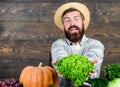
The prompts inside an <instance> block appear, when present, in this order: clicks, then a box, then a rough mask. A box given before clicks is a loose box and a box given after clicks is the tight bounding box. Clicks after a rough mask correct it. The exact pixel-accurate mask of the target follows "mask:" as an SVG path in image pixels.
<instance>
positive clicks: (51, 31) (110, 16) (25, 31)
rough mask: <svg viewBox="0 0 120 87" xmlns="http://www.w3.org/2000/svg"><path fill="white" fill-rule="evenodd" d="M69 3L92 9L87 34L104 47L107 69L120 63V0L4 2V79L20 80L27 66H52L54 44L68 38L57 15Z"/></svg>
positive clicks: (0, 51)
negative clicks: (61, 7)
mask: <svg viewBox="0 0 120 87" xmlns="http://www.w3.org/2000/svg"><path fill="white" fill-rule="evenodd" d="M69 1H78V2H82V3H84V4H86V5H87V6H88V7H89V9H90V12H91V23H90V26H89V29H88V30H87V32H86V34H87V36H89V37H91V38H95V39H98V40H100V41H101V42H102V43H103V44H104V46H105V57H104V62H103V66H105V65H107V64H110V63H120V29H119V26H120V10H119V9H120V0H0V79H6V78H12V77H15V78H19V75H20V72H21V70H22V69H23V68H24V67H25V66H27V65H34V66H37V65H38V64H39V63H40V62H43V65H49V58H50V56H49V53H50V47H51V44H52V42H54V41H55V40H56V39H58V38H61V37H63V36H64V33H63V32H62V31H61V30H59V29H58V28H57V27H56V26H55V24H54V21H53V17H54V12H55V10H56V9H57V8H58V7H59V6H60V5H62V4H63V3H66V2H69ZM101 72H102V73H101V77H103V76H104V72H103V69H102V71H101Z"/></svg>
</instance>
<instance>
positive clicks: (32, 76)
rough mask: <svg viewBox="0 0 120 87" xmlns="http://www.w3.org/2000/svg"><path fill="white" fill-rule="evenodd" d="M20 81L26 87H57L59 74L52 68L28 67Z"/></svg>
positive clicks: (21, 75)
mask: <svg viewBox="0 0 120 87" xmlns="http://www.w3.org/2000/svg"><path fill="white" fill-rule="evenodd" d="M20 81H21V82H22V83H23V86H24V87H57V86H58V75H57V72H56V71H55V70H54V69H53V68H52V67H50V66H44V67H42V66H41V63H40V65H39V66H38V67H35V66H26V67H25V68H24V69H23V70H22V72H21V74H20Z"/></svg>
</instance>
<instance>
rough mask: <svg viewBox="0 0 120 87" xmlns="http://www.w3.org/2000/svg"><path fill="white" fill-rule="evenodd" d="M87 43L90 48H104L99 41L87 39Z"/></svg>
mask: <svg viewBox="0 0 120 87" xmlns="http://www.w3.org/2000/svg"><path fill="white" fill-rule="evenodd" d="M87 42H88V43H90V44H91V45H92V46H97V47H102V48H104V45H103V43H102V42H101V41H99V40H97V39H93V38H88V40H87Z"/></svg>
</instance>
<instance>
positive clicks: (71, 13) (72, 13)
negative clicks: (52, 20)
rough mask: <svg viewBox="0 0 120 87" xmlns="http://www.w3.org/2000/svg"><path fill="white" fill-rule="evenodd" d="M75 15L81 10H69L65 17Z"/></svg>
mask: <svg viewBox="0 0 120 87" xmlns="http://www.w3.org/2000/svg"><path fill="white" fill-rule="evenodd" d="M74 15H78V16H79V15H80V12H78V11H73V12H68V13H66V14H65V15H64V16H63V17H66V16H74Z"/></svg>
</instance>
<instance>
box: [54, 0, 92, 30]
mask: <svg viewBox="0 0 120 87" xmlns="http://www.w3.org/2000/svg"><path fill="white" fill-rule="evenodd" d="M69 8H74V9H77V10H78V11H80V12H81V13H82V15H83V16H84V18H85V25H84V29H85V30H86V29H87V27H88V25H89V22H90V12H89V10H88V8H87V7H86V6H85V5H84V4H81V3H78V2H70V3H66V4H63V5H62V6H60V7H59V8H58V9H57V11H56V13H55V15H54V22H55V24H56V26H57V27H58V28H60V29H61V30H63V31H64V28H63V26H62V14H63V13H64V11H65V10H67V9H69Z"/></svg>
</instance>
